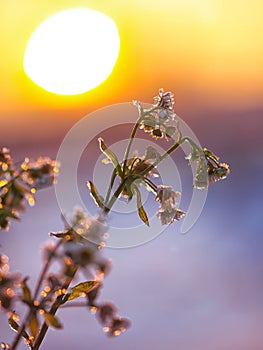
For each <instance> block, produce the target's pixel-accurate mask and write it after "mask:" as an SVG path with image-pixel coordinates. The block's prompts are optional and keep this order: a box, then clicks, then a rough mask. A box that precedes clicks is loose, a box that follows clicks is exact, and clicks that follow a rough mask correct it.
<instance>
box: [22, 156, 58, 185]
mask: <svg viewBox="0 0 263 350" xmlns="http://www.w3.org/2000/svg"><path fill="white" fill-rule="evenodd" d="M21 168H22V169H23V170H25V171H24V173H23V175H22V179H23V181H24V182H25V183H27V184H28V185H29V186H31V187H34V188H36V189H40V188H44V187H48V186H51V185H53V184H54V181H55V174H57V173H58V172H59V164H58V162H56V161H55V160H52V159H50V158H49V157H39V158H38V159H37V160H36V161H33V160H29V159H28V158H25V160H24V162H23V163H22V165H21Z"/></svg>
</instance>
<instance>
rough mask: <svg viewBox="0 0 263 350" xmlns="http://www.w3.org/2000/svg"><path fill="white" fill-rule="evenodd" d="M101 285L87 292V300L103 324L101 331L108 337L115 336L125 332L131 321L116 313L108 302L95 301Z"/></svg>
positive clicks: (115, 309)
mask: <svg viewBox="0 0 263 350" xmlns="http://www.w3.org/2000/svg"><path fill="white" fill-rule="evenodd" d="M100 288H101V285H99V286H97V287H96V288H94V290H93V291H91V292H90V293H88V295H87V301H88V305H89V306H90V308H91V310H93V312H95V313H96V316H97V319H98V320H99V322H100V323H101V325H102V326H103V331H104V332H105V333H107V335H108V336H110V337H116V336H118V335H120V334H121V333H123V332H125V331H126V330H127V329H128V328H129V327H130V325H131V322H130V321H129V320H128V319H127V318H124V317H120V316H118V315H117V308H116V306H115V305H113V304H112V303H110V302H101V303H99V302H97V300H96V299H97V297H98V294H99V290H100Z"/></svg>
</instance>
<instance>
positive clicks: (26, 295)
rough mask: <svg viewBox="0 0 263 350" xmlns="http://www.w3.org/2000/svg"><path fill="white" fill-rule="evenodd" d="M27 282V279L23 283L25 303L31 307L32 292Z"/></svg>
mask: <svg viewBox="0 0 263 350" xmlns="http://www.w3.org/2000/svg"><path fill="white" fill-rule="evenodd" d="M26 281H27V279H26V278H25V279H24V280H23V281H22V283H21V286H22V291H23V301H24V302H25V303H26V304H29V305H31V304H32V298H31V291H30V289H29V287H28V285H27V283H26Z"/></svg>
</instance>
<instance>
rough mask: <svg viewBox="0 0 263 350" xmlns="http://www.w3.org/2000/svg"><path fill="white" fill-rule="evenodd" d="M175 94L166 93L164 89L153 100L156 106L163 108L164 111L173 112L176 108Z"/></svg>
mask: <svg viewBox="0 0 263 350" xmlns="http://www.w3.org/2000/svg"><path fill="white" fill-rule="evenodd" d="M173 97H174V94H173V93H172V92H170V91H168V92H164V90H163V89H159V94H158V96H155V97H154V98H153V100H154V102H155V104H154V105H155V106H157V107H162V108H164V109H168V110H170V111H173V106H174V98H173Z"/></svg>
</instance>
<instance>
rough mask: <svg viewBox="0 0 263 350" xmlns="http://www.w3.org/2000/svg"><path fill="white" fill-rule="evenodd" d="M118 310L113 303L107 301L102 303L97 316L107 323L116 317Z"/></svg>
mask: <svg viewBox="0 0 263 350" xmlns="http://www.w3.org/2000/svg"><path fill="white" fill-rule="evenodd" d="M116 312H117V309H116V307H115V306H114V305H113V304H112V303H109V302H107V303H103V304H102V305H100V307H99V309H98V313H97V316H98V318H99V321H100V322H101V323H102V324H103V325H106V324H107V323H108V322H110V321H111V320H112V319H113V318H114V317H115V315H116Z"/></svg>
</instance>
